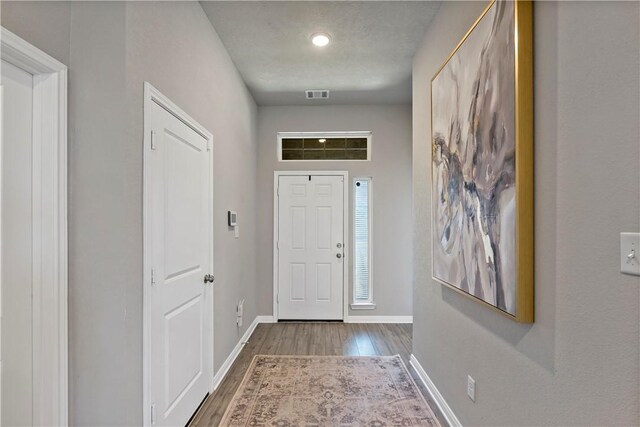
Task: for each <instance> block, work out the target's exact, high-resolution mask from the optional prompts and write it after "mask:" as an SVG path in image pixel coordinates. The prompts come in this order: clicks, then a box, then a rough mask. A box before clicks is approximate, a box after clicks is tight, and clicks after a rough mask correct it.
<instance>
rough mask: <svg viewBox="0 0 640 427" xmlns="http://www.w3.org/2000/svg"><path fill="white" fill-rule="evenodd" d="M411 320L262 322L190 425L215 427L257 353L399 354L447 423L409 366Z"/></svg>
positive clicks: (444, 424)
mask: <svg viewBox="0 0 640 427" xmlns="http://www.w3.org/2000/svg"><path fill="white" fill-rule="evenodd" d="M411 349H412V325H410V324H388V323H387V324H378V323H370V324H361V323H311V322H300V323H262V324H259V325H258V326H257V327H256V330H255V331H254V332H253V335H251V337H250V338H249V341H248V343H247V344H246V345H245V346H244V348H243V349H242V351H241V352H240V354H239V355H238V358H237V359H236V361H235V362H234V364H233V366H232V367H231V369H229V372H228V373H227V376H226V377H225V379H224V380H223V381H222V383H221V384H220V386H219V387H218V389H217V390H216V391H215V392H214V393H213V394H212V395H211V396H209V397H208V398H207V399H206V400H205V402H204V403H203V404H202V406H201V407H200V410H199V411H198V413H197V414H196V415H195V416H194V417H193V420H192V422H191V424H190V425H191V426H217V425H218V424H219V423H220V420H221V419H222V415H223V414H224V411H225V410H226V409H227V405H228V404H229V402H230V401H231V398H232V397H233V395H234V394H235V392H236V389H237V388H238V386H239V385H240V383H241V382H242V379H243V378H244V374H245V372H246V371H247V368H248V367H249V364H250V363H251V360H252V359H253V356H255V355H256V354H283V355H287V354H300V355H327V356H331V355H333V356H340V355H343V356H391V355H394V354H399V355H400V356H401V357H402V360H403V361H404V363H405V364H406V366H407V369H408V370H409V372H410V373H411V375H412V376H413V378H414V380H415V382H416V384H417V385H418V387H419V388H420V391H421V392H422V394H423V395H424V396H425V398H426V399H427V402H428V403H429V406H431V408H432V409H433V411H434V413H435V414H436V417H437V418H438V420H439V421H440V423H441V424H442V425H443V426H447V423H446V421H445V420H444V418H443V417H442V414H441V413H440V411H439V410H438V407H437V406H436V405H435V403H434V402H433V401H432V400H431V398H430V397H429V394H428V393H427V391H426V390H425V388H424V386H423V385H422V382H421V381H420V378H418V376H417V375H416V373H415V371H414V370H413V368H411V366H410V365H409V356H410V355H411Z"/></svg>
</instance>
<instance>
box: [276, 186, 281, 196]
mask: <svg viewBox="0 0 640 427" xmlns="http://www.w3.org/2000/svg"><path fill="white" fill-rule="evenodd" d="M276 193H277V194H278V197H280V186H278V188H277V191H276Z"/></svg>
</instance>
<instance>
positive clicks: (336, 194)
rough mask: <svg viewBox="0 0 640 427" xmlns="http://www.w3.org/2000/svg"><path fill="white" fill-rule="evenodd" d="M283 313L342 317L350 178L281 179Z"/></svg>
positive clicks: (287, 316)
mask: <svg viewBox="0 0 640 427" xmlns="http://www.w3.org/2000/svg"><path fill="white" fill-rule="evenodd" d="M277 194H278V219H277V220H278V236H277V239H278V241H277V246H276V250H277V251H278V254H277V255H278V277H277V280H278V295H277V301H278V318H279V319H298V320H312V319H314V320H342V319H343V297H344V273H345V270H344V253H345V251H344V243H345V240H344V220H345V218H344V177H343V176H321V175H304V176H280V177H279V179H278V189H277Z"/></svg>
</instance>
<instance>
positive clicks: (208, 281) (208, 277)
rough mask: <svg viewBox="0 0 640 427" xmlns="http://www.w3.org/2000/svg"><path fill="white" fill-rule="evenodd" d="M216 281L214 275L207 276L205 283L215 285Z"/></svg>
mask: <svg viewBox="0 0 640 427" xmlns="http://www.w3.org/2000/svg"><path fill="white" fill-rule="evenodd" d="M214 280H215V277H213V274H205V276H204V283H213V281H214Z"/></svg>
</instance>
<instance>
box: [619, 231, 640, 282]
mask: <svg viewBox="0 0 640 427" xmlns="http://www.w3.org/2000/svg"><path fill="white" fill-rule="evenodd" d="M620 271H621V272H622V273H626V274H632V275H635V276H640V233H620Z"/></svg>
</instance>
